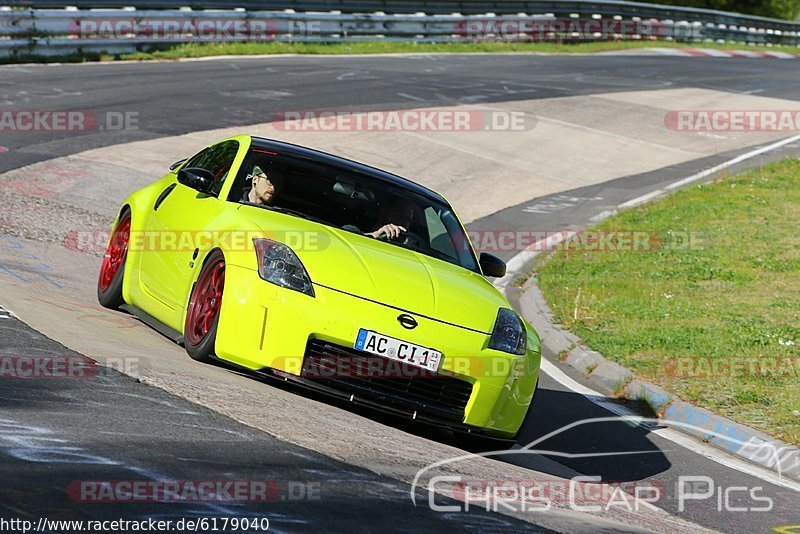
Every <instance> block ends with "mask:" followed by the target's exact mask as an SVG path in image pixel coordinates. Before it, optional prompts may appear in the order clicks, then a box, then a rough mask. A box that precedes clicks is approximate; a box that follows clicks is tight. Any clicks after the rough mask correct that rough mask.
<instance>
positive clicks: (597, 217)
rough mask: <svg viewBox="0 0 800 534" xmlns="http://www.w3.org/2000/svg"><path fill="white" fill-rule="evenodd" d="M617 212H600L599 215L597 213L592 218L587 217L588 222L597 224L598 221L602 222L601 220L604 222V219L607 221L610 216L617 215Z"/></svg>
mask: <svg viewBox="0 0 800 534" xmlns="http://www.w3.org/2000/svg"><path fill="white" fill-rule="evenodd" d="M617 211H618V210H606V211H601V212H600V213H598V214H597V215H593V216H592V217H589V222H591V223H598V222H600V221H602V220H604V219H608V218H609V217H611V216H612V215H616V214H617Z"/></svg>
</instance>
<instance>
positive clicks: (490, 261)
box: [478, 252, 506, 278]
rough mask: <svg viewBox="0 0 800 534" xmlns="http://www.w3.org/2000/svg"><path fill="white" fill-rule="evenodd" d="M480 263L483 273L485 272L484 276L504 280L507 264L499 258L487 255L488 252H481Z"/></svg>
mask: <svg viewBox="0 0 800 534" xmlns="http://www.w3.org/2000/svg"><path fill="white" fill-rule="evenodd" d="M478 263H479V264H480V266H481V272H483V276H491V277H493V278H502V277H504V276H505V275H506V262H504V261H503V260H501V259H500V258H498V257H497V256H493V255H491V254H487V253H486V252H481V257H480V259H479V260H478Z"/></svg>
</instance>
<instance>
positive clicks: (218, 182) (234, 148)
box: [185, 141, 239, 195]
mask: <svg viewBox="0 0 800 534" xmlns="http://www.w3.org/2000/svg"><path fill="white" fill-rule="evenodd" d="M238 151H239V142H238V141H225V142H224V143H219V144H217V145H214V146H210V147H208V148H207V149H205V150H203V151H202V152H200V153H199V154H197V155H195V156H193V157H192V158H191V159H190V160H189V161H188V162H186V165H185V167H199V168H201V169H205V170H207V171H210V172H212V173H214V176H215V177H216V179H215V180H214V187H213V188H212V191H213V192H214V194H216V195H219V192H220V191H221V190H222V184H224V183H225V179H226V178H227V177H228V171H230V169H231V165H233V160H234V159H235V158H236V153H237V152H238Z"/></svg>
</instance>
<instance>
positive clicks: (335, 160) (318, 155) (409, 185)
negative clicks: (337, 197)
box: [251, 136, 450, 206]
mask: <svg viewBox="0 0 800 534" xmlns="http://www.w3.org/2000/svg"><path fill="white" fill-rule="evenodd" d="M251 139H252V140H253V142H252V145H251V148H252V147H254V148H260V149H264V150H272V151H276V152H278V153H279V154H286V155H289V156H294V157H300V158H304V159H309V160H312V161H314V162H317V163H322V164H327V165H331V166H335V167H340V168H343V169H348V170H351V171H355V172H358V173H361V174H365V175H368V176H370V177H371V178H375V179H378V180H382V181H384V182H387V183H390V184H392V185H396V186H399V187H402V188H404V189H407V190H409V191H412V192H414V193H416V194H418V195H421V196H424V197H427V198H429V199H431V200H434V201H436V202H441V203H443V204H445V205H447V206H449V205H450V203H449V202H447V200H446V199H445V198H444V197H443V196H442V195H440V194H439V193H437V192H436V191H433V190H431V189H428V188H427V187H423V186H421V185H419V184H418V183H416V182H412V181H411V180H409V179H407V178H403V177H402V176H397V175H396V174H392V173H390V172H386V171H383V170H381V169H378V168H376V167H371V166H369V165H366V164H364V163H359V162H357V161H353V160H350V159H347V158H342V157H340V156H334V155H333V154H328V153H327V152H322V151H320V150H314V149H313V148H307V147H304V146H300V145H295V144H292V143H286V142H284V141H277V140H275V139H267V138H264V137H255V136H252V137H251Z"/></svg>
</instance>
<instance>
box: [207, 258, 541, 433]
mask: <svg viewBox="0 0 800 534" xmlns="http://www.w3.org/2000/svg"><path fill="white" fill-rule="evenodd" d="M314 291H315V293H316V296H315V297H310V296H308V295H304V294H302V293H298V292H296V291H292V290H288V289H284V288H280V287H277V286H275V285H273V284H270V283H268V282H265V281H264V280H262V279H261V278H260V277H259V276H258V273H257V272H256V271H255V270H251V269H247V268H244V267H239V266H235V265H231V264H228V266H227V271H226V275H225V292H224V295H223V302H222V311H221V314H220V320H219V328H218V332H217V342H216V352H217V356H218V357H219V358H221V359H223V360H226V361H229V362H232V363H234V364H236V365H239V366H243V367H246V368H248V369H251V370H255V371H268V370H269V371H270V372H277V373H278V374H279V375H282V376H285V377H292V378H298V379H301V378H302V375H303V368H304V365H306V368H307V367H308V366H307V364H308V359H309V357H310V356H311V355H313V353H314V352H319V347H320V346H326V347H329V348H330V347H333V349H334V350H333V352H334V353H336V352H337V351H338V352H342V353H349V352H350V351H352V352H355V353H358V351H355V349H351V347H352V346H353V343H354V341H355V339H356V336H357V334H358V330H359V328H366V329H369V330H374V331H377V332H380V333H382V334H384V335H387V336H391V337H394V338H398V339H402V340H404V341H408V342H410V343H415V344H417V345H421V346H424V347H431V348H433V349H436V350H438V351H440V352H441V353H442V354H443V359H442V363H441V365H440V369H439V374H440V375H442V376H443V377H444V378H445V380H444V381H443V382H445V381H449V380H457V381H461V382H463V383H464V384H467V386H466V387H465V388H459V387H458V384H451V385H453V386H455V388H449V387H448V388H445V389H446V390H447V391H449V392H451V393H447V395H451V394H452V391H455V392H456V393H455V395H456V396H457V395H458V394H460V393H459V392H461V393H463V391H466V394H465V395H466V399H465V402H464V404H463V407H462V406H461V405H458V404H457V403H454V402H452V401H453V398H451V397H452V395H451V397H447V395H445V397H446V398H444V400H446V401H449V402H437V399H436V398H435V396H432V394H431V392H430V391H428V390H431V389H435V388H432V386H431V384H430V383H423V384H420V382H419V381H420V380H438V379H437V378H430V377H422V378H418V379H417V382H416V385H409V386H402V387H401V386H400V385H399V384H400V382H398V383H397V384H394V383H390V384H387V383H385V381H387V380H389V381H391V380H406V379H407V377H405V376H402V377H399V378H383V379H381V380H382V381H383V383H382V384H378V385H376V384H375V383H374V382H375V381H359V380H355V379H352V378H351V379H349V380H345V381H342V380H338V378H342V377H336V376H334V377H332V378H334V380H330V379H329V378H331V377H326V379H324V380H319V379H317V378H313V379H305V380H304V382H306V383H311V385H318V386H319V387H320V389H333V390H336V391H339V392H342V393H344V394H346V395H350V397H351V400H353V398H354V397H355V396H358V397H359V398H360V399H364V400H367V399H369V400H370V401H372V402H374V403H377V404H380V405H382V406H385V407H386V408H388V407H389V405H391V406H392V407H393V408H394V409H396V410H399V411H400V412H401V413H404V414H407V415H409V416H411V417H414V418H416V419H424V418H432V419H433V420H437V421H440V422H442V423H445V422H446V423H447V424H453V425H459V426H462V427H464V428H474V429H480V430H482V431H485V432H486V433H488V434H490V435H495V436H499V437H510V436H513V435H514V434H516V432H517V430H518V429H519V427H520V425H521V424H522V421H523V419H524V417H525V414H526V413H527V410H528V406H529V405H530V403H531V400H532V398H533V394H534V391H535V389H536V383H537V380H538V374H539V363H540V354H539V351H540V349H539V343H538V339H537V338H536V337H535V336H529V341H528V352H527V353H526V354H524V355H522V356H517V355H512V354H506V353H504V352H500V351H495V350H492V349H489V348H488V347H487V344H488V342H489V335H488V334H483V333H479V332H475V331H472V330H467V329H463V328H459V327H456V326H452V325H447V324H444V323H440V322H437V321H434V320H431V319H426V318H424V317H419V316H416V319H417V321H418V323H419V325H418V326H417V327H416V328H415V329H413V330H407V329H405V328H403V327H402V326H401V325H400V324H399V322H398V321H397V316H398V315H399V314H400V313H401V312H400V311H398V310H397V309H394V308H390V307H388V306H384V305H381V304H378V303H375V302H371V301H367V300H364V299H360V298H357V297H353V296H351V295H347V294H344V293H341V292H338V291H335V290H332V289H328V288H325V287H322V286H314ZM362 354H363V353H362ZM328 356H329V357H334V356H335V354H333V356H332V355H331V354H328ZM469 385H471V388H470V387H469ZM419 386H423V387H422V389H424V390H426V391H424V392H423V394H421V393H420V391H419V390H420V387H419ZM393 390H394V391H393ZM398 390H399V391H398ZM409 391H411V393H412V394H411V395H409ZM420 397H421V399H420ZM440 400H441V399H440ZM454 407H455V408H456V409H455V410H454Z"/></svg>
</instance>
